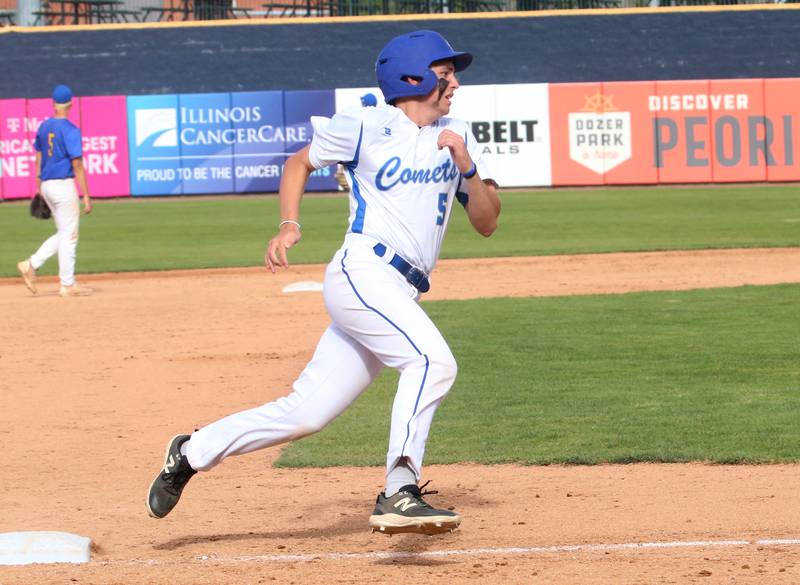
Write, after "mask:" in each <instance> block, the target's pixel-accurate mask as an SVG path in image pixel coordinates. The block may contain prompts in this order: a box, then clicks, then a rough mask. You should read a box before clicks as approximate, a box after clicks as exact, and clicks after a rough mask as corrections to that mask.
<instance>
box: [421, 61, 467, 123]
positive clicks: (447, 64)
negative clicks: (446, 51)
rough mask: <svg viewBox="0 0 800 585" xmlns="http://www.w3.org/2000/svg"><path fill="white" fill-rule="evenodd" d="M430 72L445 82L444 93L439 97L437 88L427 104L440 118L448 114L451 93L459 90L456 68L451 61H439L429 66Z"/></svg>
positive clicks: (451, 97)
mask: <svg viewBox="0 0 800 585" xmlns="http://www.w3.org/2000/svg"><path fill="white" fill-rule="evenodd" d="M431 71H433V72H434V73H435V74H436V77H438V78H439V79H444V80H445V81H447V86H446V87H445V90H444V92H442V93H441V96H440V95H439V88H438V87H437V88H435V89H434V90H433V91H432V92H431V94H430V95H429V96H428V102H429V103H430V104H431V105H432V106H433V107H434V108H435V109H436V110H437V111H438V112H439V114H440V115H441V116H444V115H446V114H449V113H450V104H451V101H452V99H453V93H454V92H455V91H456V90H457V89H458V88H459V84H458V79H457V78H456V68H455V66H453V62H452V61H440V62H438V63H434V64H433V65H431Z"/></svg>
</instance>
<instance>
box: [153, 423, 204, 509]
mask: <svg viewBox="0 0 800 585" xmlns="http://www.w3.org/2000/svg"><path fill="white" fill-rule="evenodd" d="M189 438H190V436H189V435H176V436H174V437H172V439H171V440H170V442H169V443H167V452H166V454H165V455H164V468H163V469H162V470H161V471H160V472H159V474H158V475H157V476H156V478H155V479H154V480H153V483H152V484H151V485H150V492H149V493H148V494H147V512H148V513H149V514H150V516H152V517H153V518H163V517H164V516H166V515H167V514H169V513H170V512H171V511H172V509H173V508H174V507H175V505H176V504H177V503H178V500H179V499H180V497H181V493H183V488H184V487H186V484H187V483H189V480H190V479H192V476H193V475H194V474H195V473H197V471H195V470H194V469H192V466H191V465H189V462H188V461H187V460H186V457H184V456H183V455H181V445H183V444H184V443H185V442H186V441H188V440H189Z"/></svg>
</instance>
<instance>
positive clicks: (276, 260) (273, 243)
mask: <svg viewBox="0 0 800 585" xmlns="http://www.w3.org/2000/svg"><path fill="white" fill-rule="evenodd" d="M299 241H300V228H298V227H297V226H296V225H293V224H286V225H284V226H282V227H281V230H280V231H279V232H278V235H277V236H275V237H274V238H272V239H271V240H270V241H269V244H267V253H266V254H264V264H265V265H266V267H267V268H269V270H270V272H272V273H273V274H274V273H275V268H276V267H277V266H282V267H283V268H289V260H288V258H287V257H286V251H287V250H288V249H289V248H291V247H292V246H294V245H295V244H296V243H297V242H299Z"/></svg>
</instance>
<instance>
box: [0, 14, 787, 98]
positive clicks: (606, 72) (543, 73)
mask: <svg viewBox="0 0 800 585" xmlns="http://www.w3.org/2000/svg"><path fill="white" fill-rule="evenodd" d="M734 8H745V10H738V9H737V10H731V9H725V10H693V9H687V10H680V11H678V10H675V9H668V8H659V9H654V10H646V9H645V10H640V11H628V12H625V11H619V12H613V11H608V12H598V11H569V12H566V11H562V12H561V13H560V14H555V15H550V16H548V15H544V16H543V15H541V13H540V14H537V13H532V12H528V13H515V15H514V14H508V13H507V14H506V15H502V14H501V16H502V17H501V18H444V19H442V18H431V17H430V16H428V17H421V18H419V19H417V18H413V19H411V18H406V19H403V20H388V19H385V18H381V19H379V20H378V19H376V20H368V21H359V20H349V21H348V20H344V19H325V20H317V19H292V20H293V21H294V22H293V23H291V24H289V23H287V24H281V23H279V24H273V23H274V22H275V20H271V21H266V20H263V21H261V24H256V23H255V21H252V23H251V22H248V23H247V25H243V24H239V23H241V22H244V21H227V22H225V23H224V26H220V25H219V24H218V25H213V24H212V25H211V26H207V24H208V23H200V24H196V25H193V26H170V25H169V24H162V25H157V24H149V25H143V26H142V27H138V28H133V27H132V26H130V25H128V26H126V25H122V28H118V27H116V26H115V25H112V26H113V27H114V28H109V27H108V26H106V27H105V28H102V29H98V30H91V29H86V28H81V29H75V30H68V29H67V27H53V28H51V29H49V30H47V31H43V28H42V27H39V28H29V29H22V28H16V29H14V28H8V27H7V28H0V60H1V62H2V69H1V70H0V99H4V98H5V99H8V98H36V97H47V96H49V92H50V90H51V87H52V85H53V84H54V82H56V81H63V80H67V81H69V83H70V84H71V85H72V86H74V89H75V91H76V92H77V93H78V94H79V95H93V96H99V95H146V94H180V93H216V92H240V91H266V90H279V91H285V90H289V91H291V90H310V89H332V88H336V87H361V86H367V85H372V84H373V83H374V70H373V67H374V62H375V57H376V56H377V54H378V52H379V50H380V48H381V47H382V46H383V44H384V43H385V42H386V40H387V39H388V38H390V37H391V36H394V35H396V34H401V33H404V32H408V31H410V30H413V29H416V28H433V29H435V30H439V31H441V32H442V33H443V34H444V35H445V36H446V37H447V38H448V39H450V40H451V42H452V43H453V45H454V46H455V47H456V48H457V49H460V50H469V51H471V52H473V53H474V54H475V56H476V58H475V61H474V63H473V65H472V66H471V67H470V68H469V70H468V71H466V72H464V74H463V76H462V82H463V83H465V84H468V85H478V84H480V85H485V84H510V83H568V82H598V81H653V80H655V81H657V80H671V79H729V78H738V79H742V78H748V79H754V78H755V79H757V78H765V77H800V34H798V31H799V30H800V10H796V9H792V7H790V6H789V7H785V6H776V5H775V4H772V5H765V6H764V7H763V8H762V9H760V10H752V9H750V8H752V7H751V6H742V7H734ZM311 21H314V22H311ZM267 23H269V24H267ZM6 31H9V32H6ZM18 31H26V32H18ZM27 31H30V32H27Z"/></svg>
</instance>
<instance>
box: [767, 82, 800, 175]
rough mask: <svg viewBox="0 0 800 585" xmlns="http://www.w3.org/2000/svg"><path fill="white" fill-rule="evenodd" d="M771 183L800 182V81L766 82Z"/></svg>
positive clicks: (768, 170) (768, 167) (768, 173)
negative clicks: (799, 157) (799, 158)
mask: <svg viewBox="0 0 800 585" xmlns="http://www.w3.org/2000/svg"><path fill="white" fill-rule="evenodd" d="M764 102H765V105H764V112H765V114H766V116H765V118H766V120H767V124H768V126H769V128H770V138H771V140H769V141H768V152H769V154H770V161H769V163H768V165H767V180H768V181H800V164H798V163H799V162H800V160H798V156H800V79H765V80H764Z"/></svg>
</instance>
